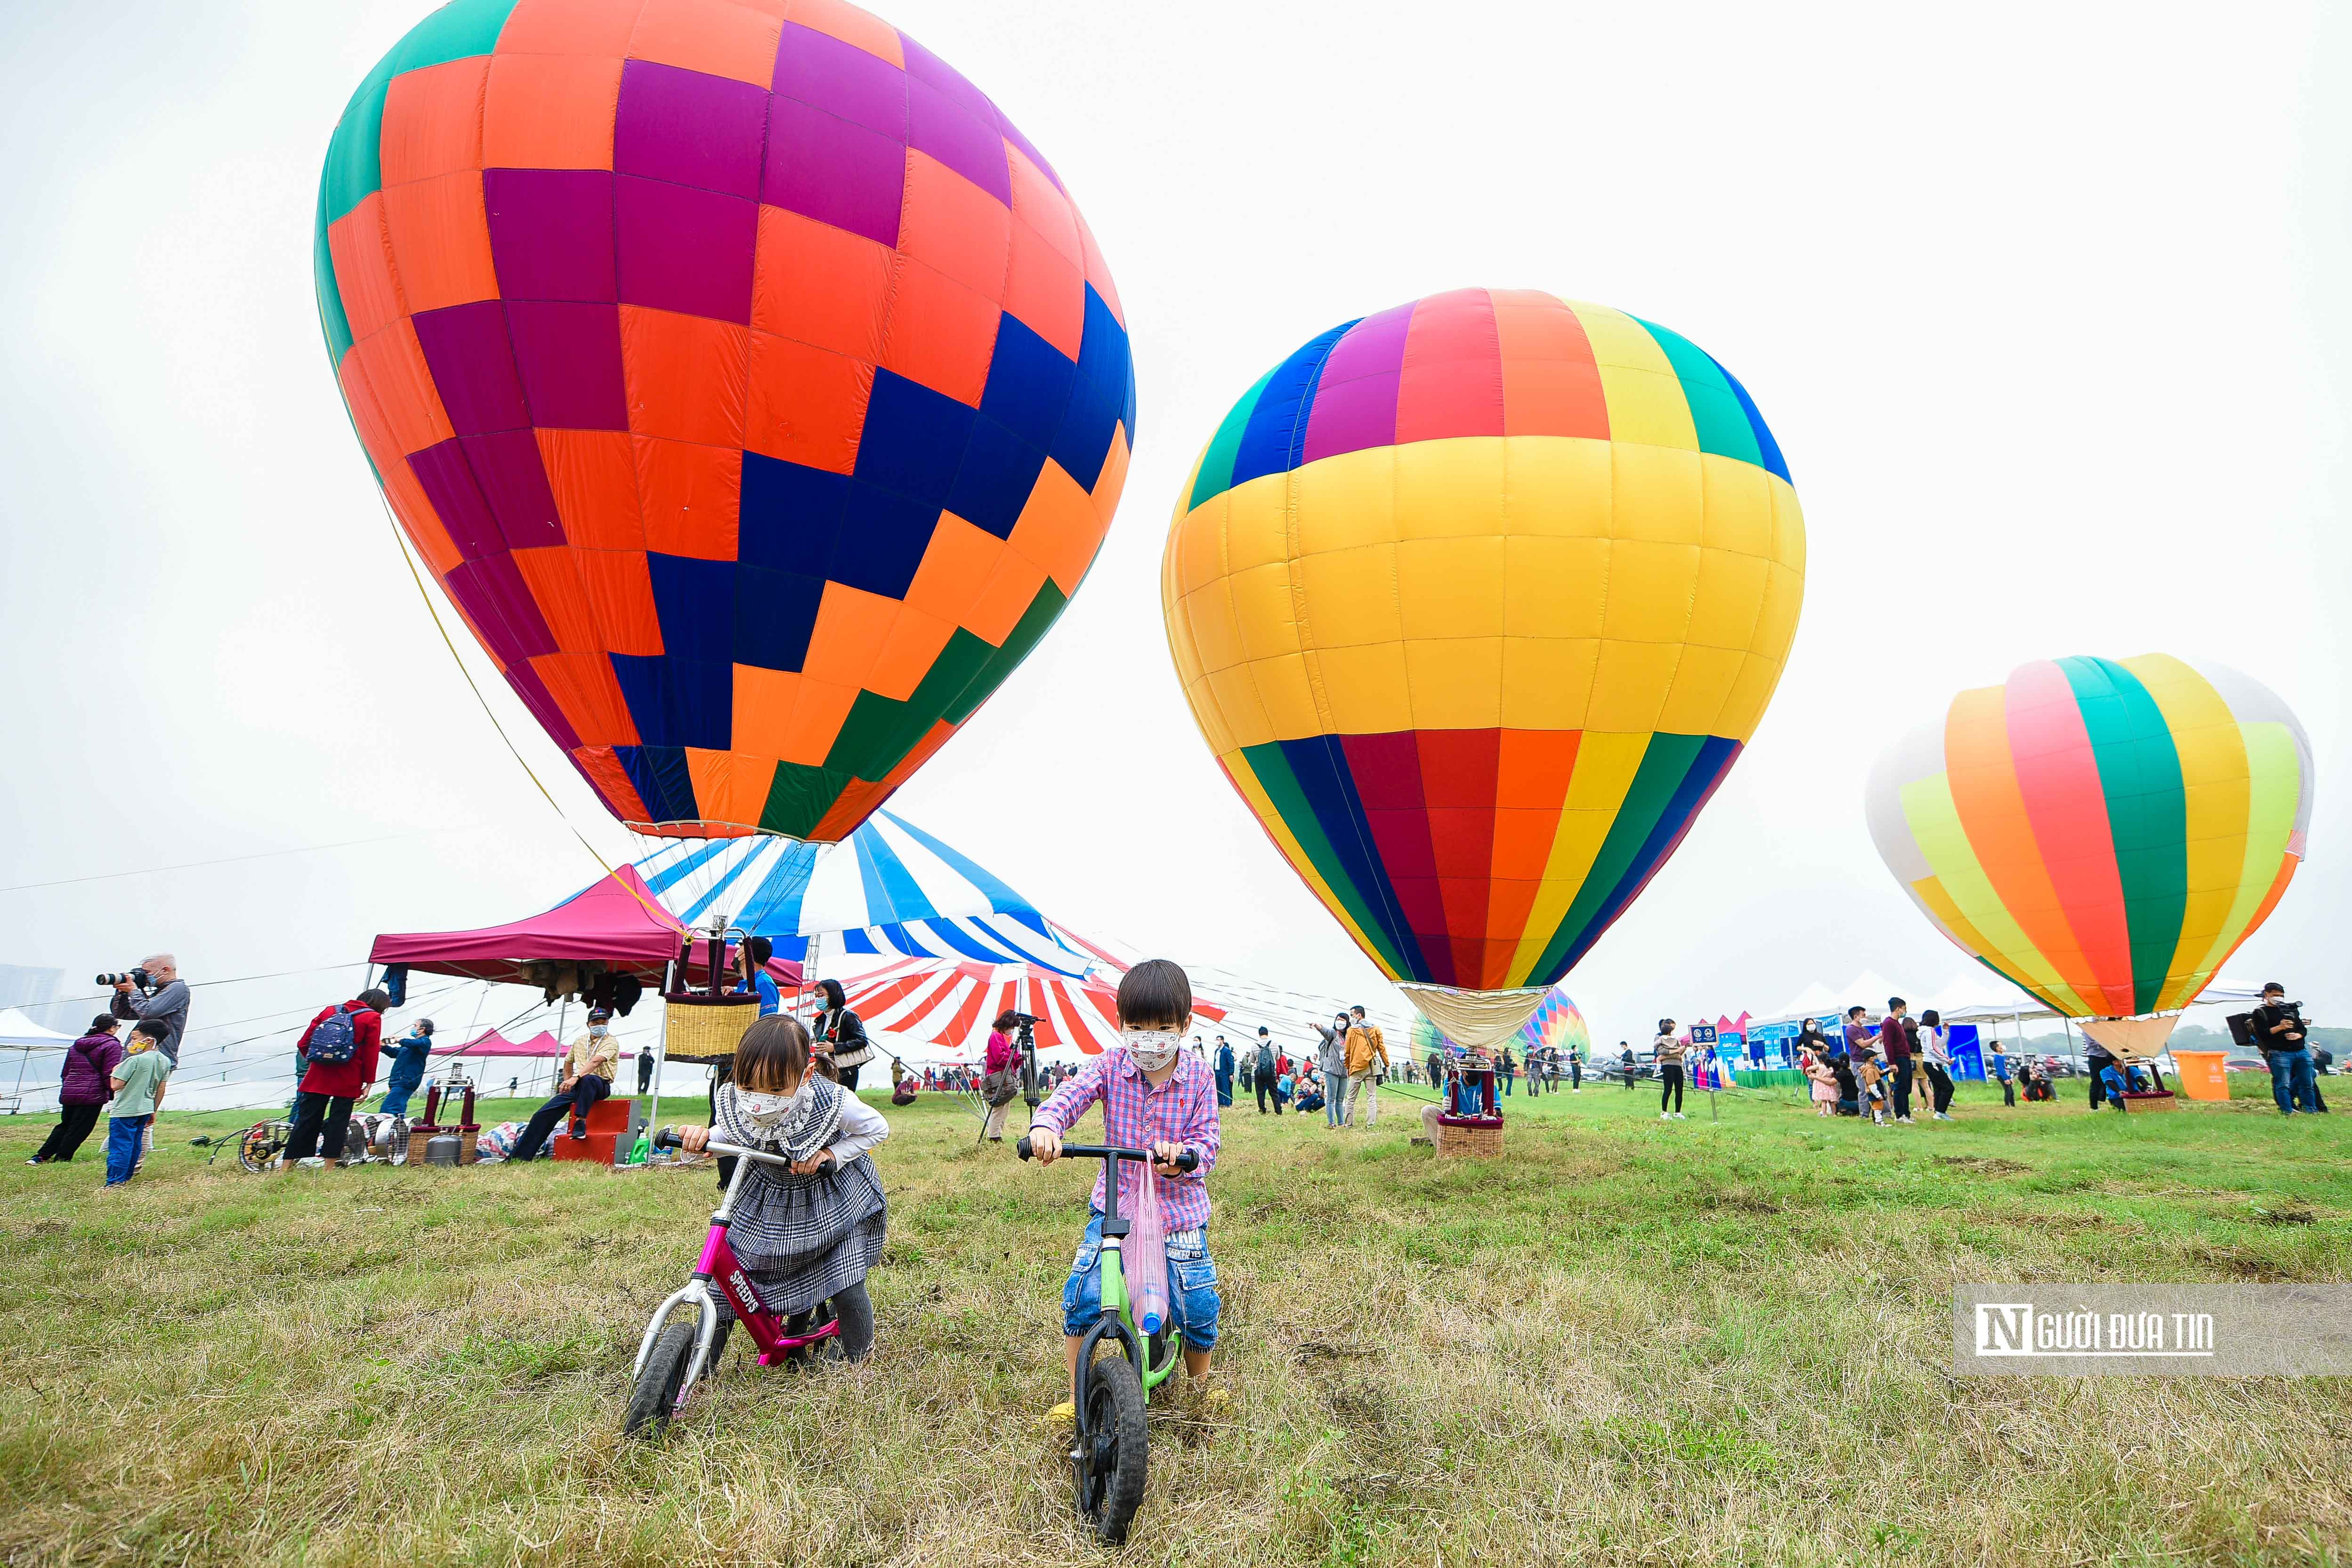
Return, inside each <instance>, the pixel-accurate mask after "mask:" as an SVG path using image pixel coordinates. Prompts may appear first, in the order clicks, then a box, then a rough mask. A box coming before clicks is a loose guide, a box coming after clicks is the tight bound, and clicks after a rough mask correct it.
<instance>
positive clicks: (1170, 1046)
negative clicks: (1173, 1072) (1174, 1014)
mask: <svg viewBox="0 0 2352 1568" xmlns="http://www.w3.org/2000/svg"><path fill="white" fill-rule="evenodd" d="M1118 1037H1119V1039H1120V1041H1121V1042H1122V1043H1124V1044H1125V1045H1126V1047H1127V1054H1128V1055H1129V1056H1130V1057H1133V1058H1135V1065H1136V1066H1137V1067H1139V1068H1142V1069H1143V1070H1144V1071H1145V1072H1158V1071H1159V1070H1160V1068H1164V1067H1166V1066H1167V1065H1168V1064H1169V1063H1170V1062H1172V1061H1174V1060H1175V1059H1176V1047H1178V1046H1180V1045H1181V1044H1183V1042H1184V1037H1183V1035H1182V1033H1181V1031H1179V1030H1175V1029H1121V1030H1120V1031H1119V1032H1118Z"/></svg>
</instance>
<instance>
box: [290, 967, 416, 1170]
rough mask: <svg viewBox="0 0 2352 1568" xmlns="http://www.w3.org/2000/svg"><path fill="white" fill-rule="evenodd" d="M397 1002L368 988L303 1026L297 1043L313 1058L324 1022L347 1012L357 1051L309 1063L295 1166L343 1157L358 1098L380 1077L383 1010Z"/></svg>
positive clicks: (294, 1137) (299, 1100) (297, 1117)
mask: <svg viewBox="0 0 2352 1568" xmlns="http://www.w3.org/2000/svg"><path fill="white" fill-rule="evenodd" d="M391 1005H392V996H391V994H389V993H388V992H384V991H362V992H361V993H360V994H358V995H357V996H355V997H353V998H352V1000H350V1001H348V1002H345V1003H342V1004H341V1005H337V1006H333V1007H329V1008H327V1009H326V1010H325V1011H324V1012H322V1013H320V1015H319V1016H317V1017H315V1018H313V1019H311V1020H310V1027H309V1028H307V1029H305V1030H303V1031H302V1037H301V1039H299V1041H297V1042H296V1043H295V1047H294V1048H295V1049H296V1050H298V1051H300V1052H301V1053H303V1056H304V1057H305V1058H306V1059H307V1058H309V1056H310V1042H311V1040H312V1038H313V1037H315V1036H316V1035H317V1034H318V1033H319V1026H320V1025H322V1024H324V1023H325V1022H326V1021H327V1020H328V1019H330V1018H332V1017H333V1016H335V1015H337V1014H338V1013H341V1014H346V1015H348V1016H350V1019H351V1030H352V1052H351V1055H350V1056H349V1057H348V1058H345V1059H344V1060H342V1061H339V1062H322V1061H312V1062H310V1066H309V1067H307V1068H304V1069H303V1073H302V1084H301V1091H300V1092H299V1094H297V1095H296V1096H295V1097H294V1131H293V1132H292V1133H291V1134H290V1135H289V1137H288V1139H287V1142H286V1163H287V1164H288V1165H289V1167H291V1166H294V1165H306V1166H309V1167H310V1169H312V1170H316V1169H318V1168H319V1167H320V1166H321V1165H324V1164H325V1163H327V1162H328V1161H329V1160H340V1159H341V1158H342V1157H343V1133H344V1132H345V1131H346V1130H348V1129H349V1128H350V1126H351V1124H352V1101H353V1100H362V1099H365V1098H366V1096H367V1092H368V1089H369V1087H370V1086H371V1085H373V1083H374V1082H375V1058H376V1049H377V1047H378V1046H379V1045H380V1044H381V1043H382V1042H383V1010H384V1009H385V1008H387V1007H389V1006H391ZM321 1155H323V1156H324V1158H321V1157H320V1156H321Z"/></svg>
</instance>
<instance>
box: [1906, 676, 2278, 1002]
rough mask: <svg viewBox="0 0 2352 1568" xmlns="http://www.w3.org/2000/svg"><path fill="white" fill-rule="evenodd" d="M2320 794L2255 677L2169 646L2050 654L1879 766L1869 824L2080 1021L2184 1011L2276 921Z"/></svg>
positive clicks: (1976, 933) (2012, 970)
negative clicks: (2169, 650)
mask: <svg viewBox="0 0 2352 1568" xmlns="http://www.w3.org/2000/svg"><path fill="white" fill-rule="evenodd" d="M2311 797H2312V765H2311V742H2310V741H2309V739H2308V738H2306V737H2305V734H2304V732H2303V726H2302V725H2301V724H2300V723H2298V722H2297V721H2295V717H2294V714H2293V713H2292V712H2290V711H2288V710H2287V706H2286V704H2285V703H2284V702H2282V701H2280V700H2278V698H2277V697H2276V696H2274V695H2273V693H2272V692H2270V691H2269V690H2268V689H2265V688H2264V687H2263V686H2262V685H2261V684H2260V683H2259V682H2257V681H2254V680H2252V679H2249V678H2247V677H2246V676H2243V675H2241V674H2239V673H2238V672H2237V671H2235V670H2233V669H2228V668H2222V667H2221V666H2220V665H2215V664H2208V663H2203V662H2198V661H2189V660H2184V659H2179V658H2173V657H2172V656H2171V655H2169V654H2161V653H2150V654H2142V655H2140V656H2139V657H2138V658H2126V659H2122V660H2116V659H2109V658H2061V659H2042V660H2037V661H2036V662H2034V663H2032V664H2025V665H2020V666H2019V667H2018V668H2016V669H2014V670H2012V671H2011V673H2010V677H2009V679H2008V681H2007V683H2006V684H2004V685H2000V686H1988V687H1981V688H1979V689H1976V690H1972V691H1963V692H1961V693H1960V694H1959V695H1958V697H1955V698H1953V699H1952V701H1951V706H1950V707H1949V708H1948V710H1946V711H1945V713H1944V714H1943V716H1942V717H1941V718H1940V719H1938V720H1937V721H1934V722H1932V723H1929V724H1927V725H1924V726H1922V727H1921V728H1920V729H1918V730H1916V731H1913V732H1912V733H1911V734H1910V735H1908V736H1906V737H1905V738H1904V739H1903V740H1901V741H1899V742H1896V743H1895V745H1894V746H1893V747H1892V748H1890V749H1889V750H1888V751H1887V752H1886V753H1885V755H1884V756H1883V757H1881V758H1880V759H1879V762H1878V763H1877V766H1876V767H1875V768H1874V770H1873V772H1872V774H1871V780H1870V793H1869V813H1870V833H1871V837H1872V838H1873V839H1874V840H1875V841H1876V842H1877V845H1878V853H1879V855H1880V856H1881V857H1882V858H1884V859H1885V861H1886V866H1887V868H1888V869H1889V870H1891V871H1893V872H1894V873H1895V880H1897V881H1899V882H1901V883H1902V884H1903V887H1904V890H1905V891H1906V892H1908V893H1909V894H1910V895H1911V899H1912V901H1913V902H1914V903H1916V904H1917V905H1918V906H1919V908H1920V910H1922V911H1923V912H1925V913H1926V915H1927V918H1928V919H1929V920H1931V921H1934V922H1935V923H1936V926H1937V930H1939V931H1942V932H1943V933H1944V934H1945V935H1946V936H1948V937H1950V938H1951V939H1952V941H1953V942H1956V943H1958V945H1959V946H1960V947H1961V948H1963V949H1964V950H1966V951H1967V952H1969V953H1971V954H1973V955H1974V956H1975V957H1976V958H1977V959H1978V960H1979V961H1980V962H1982V963H1984V964H1985V965H1986V966H1987V967H1989V968H1990V969H1991V970H1993V971H1994V972H1995V973H1999V974H2000V975H2001V976H2002V977H2004V978H2005V979H2008V980H2011V981H2013V982H2015V983H2016V984H2018V985H2021V986H2022V987H2023V988H2024V989H2025V990H2027V991H2029V992H2031V993H2032V994H2033V995H2035V996H2036V997H2039V998H2040V999H2041V1000H2042V1002H2043V1003H2044V1004H2046V1005H2049V1006H2050V1007H2052V1008H2053V1009H2055V1010H2056V1011H2057V1012H2059V1013H2062V1014H2063V1015H2066V1016H2069V1017H2074V1018H2085V1019H2114V1018H2131V1017H2135V1016H2147V1015H2154V1014H2170V1013H2174V1012H2177V1011H2178V1010H2179V1009H2180V1008H2182V1007H2185V1006H2187V1005H2189V1002H2190V1001H2192V1000H2194V999H2195V997H2196V995H2197V994H2198V993H2199V992H2200V991H2201V990H2203V989H2204V988H2205V984H2206V983H2207V982H2208V981H2209V980H2210V979H2211V978H2212V976H2213V974H2214V973H2215V972H2216V971H2217V970H2219V969H2220V968H2221V965H2222V964H2223V963H2226V962H2227V961H2228V959H2229V957H2230V955H2231V953H2232V952H2236V951H2237V948H2238V945H2239V944H2240V943H2241V942H2244V941H2245V940H2246V938H2247V937H2249V936H2250V935H2252V933H2253V931H2254V928H2255V927H2257V926H2259V925H2261V924H2262V922H2263V920H2264V919H2266V918H2267V917H2268V916H2269V914H2270V912H2271V910H2272V909H2273V908H2274V907H2275V906H2276V905H2277V903H2278V900H2279V895H2281V894H2282V893H2284V892H2285V891H2286V885H2287V883H2288V881H2289V880H2290V879H2293V878H2294V871H2295V868H2296V867H2297V866H2298V865H2300V864H2301V863H2302V860H2303V857H2304V850H2305V844H2304V839H2305V834H2306V832H2307V831H2308V830H2309V828H2310V825H2311ZM2169 1027H2170V1026H2169V1023H2168V1022H2167V1023H2166V1024H2165V1026H2164V1030H2163V1033H2168V1032H2169ZM2094 1032H2095V1033H2097V1032H2098V1031H2094ZM2111 1035H2112V1037H2114V1038H2117V1039H2121V1040H2124V1041H2125V1042H2126V1043H2127V1044H2131V1045H2137V1046H2140V1047H2144V1048H2146V1049H2153V1048H2154V1047H2155V1046H2157V1045H2160V1044H2161V1043H2162V1033H2154V1034H2151V1033H2149V1032H2147V1031H2139V1032H2137V1033H2135V1032H2133V1031H2122V1032H2120V1033H2116V1032H2113V1031H2110V1032H2109V1033H2108V1034H2103V1035H2102V1036H2101V1037H2102V1038H2108V1037H2110V1036H2111ZM2151 1041H2152V1042H2153V1044H2150V1043H2149V1042H2151Z"/></svg>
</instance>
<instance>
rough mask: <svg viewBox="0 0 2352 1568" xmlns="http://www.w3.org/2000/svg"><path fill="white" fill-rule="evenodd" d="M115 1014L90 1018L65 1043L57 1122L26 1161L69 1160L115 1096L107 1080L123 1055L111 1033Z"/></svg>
mask: <svg viewBox="0 0 2352 1568" xmlns="http://www.w3.org/2000/svg"><path fill="white" fill-rule="evenodd" d="M114 1025H115V1020H114V1016H113V1015H112V1014H110V1013H100V1015H99V1016H97V1017H95V1018H92V1019H91V1020H90V1021H89V1033H88V1034H86V1035H84V1036H83V1037H81V1038H80V1039H79V1040H76V1041H75V1042H74V1043H73V1044H72V1045H70V1046H68V1047H66V1063H65V1071H64V1072H63V1074H61V1075H60V1076H59V1078H58V1124H57V1125H56V1126H55V1127H52V1128H50V1129H49V1135H48V1137H47V1138H46V1139H44V1140H43V1141H42V1142H41V1147H40V1150H39V1152H37V1153H35V1154H34V1156H33V1157H32V1158H31V1159H29V1160H27V1161H26V1162H25V1163H26V1164H27V1165H47V1164H51V1163H58V1162H62V1161H66V1160H70V1159H72V1158H73V1157H74V1151H75V1150H77V1149H79V1148H80V1147H81V1144H82V1140H83V1139H85V1138H87V1137H89V1134H90V1130H91V1129H92V1128H94V1127H96V1126H97V1125H98V1113H99V1112H100V1110H103V1109H105V1106H106V1102H107V1101H108V1100H111V1099H113V1098H114V1089H113V1087H112V1085H111V1084H110V1082H109V1081H108V1080H109V1079H110V1076H111V1074H112V1073H113V1071H114V1067H115V1064H116V1063H117V1062H120V1061H121V1059H122V1042H121V1041H120V1040H118V1039H116V1038H115V1037H114Z"/></svg>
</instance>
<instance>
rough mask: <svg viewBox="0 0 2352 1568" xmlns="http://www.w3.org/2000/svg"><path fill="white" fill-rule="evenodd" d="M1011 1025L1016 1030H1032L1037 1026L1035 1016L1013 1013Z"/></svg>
mask: <svg viewBox="0 0 2352 1568" xmlns="http://www.w3.org/2000/svg"><path fill="white" fill-rule="evenodd" d="M1013 1026H1015V1027H1016V1028H1023V1029H1034V1028H1035V1027H1036V1026H1037V1016H1036V1015H1035V1014H1034V1013H1015V1014H1013Z"/></svg>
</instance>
